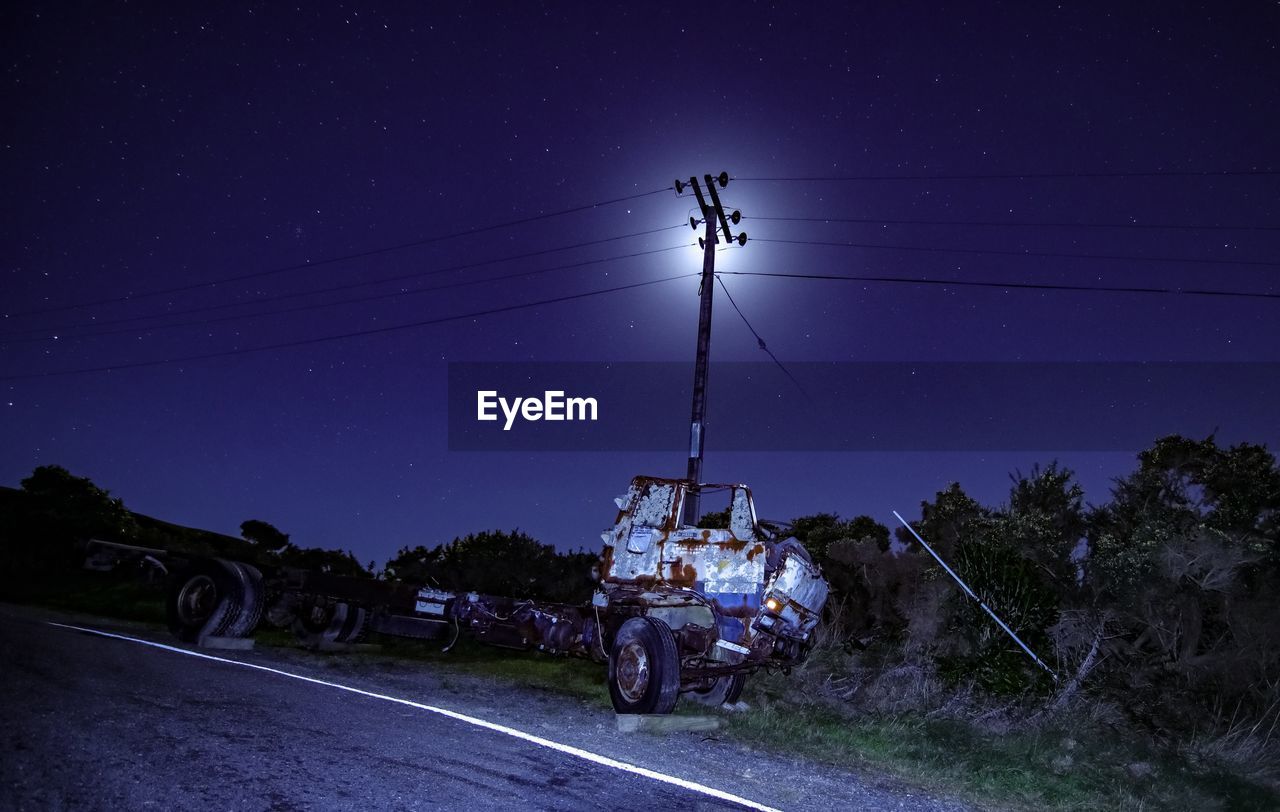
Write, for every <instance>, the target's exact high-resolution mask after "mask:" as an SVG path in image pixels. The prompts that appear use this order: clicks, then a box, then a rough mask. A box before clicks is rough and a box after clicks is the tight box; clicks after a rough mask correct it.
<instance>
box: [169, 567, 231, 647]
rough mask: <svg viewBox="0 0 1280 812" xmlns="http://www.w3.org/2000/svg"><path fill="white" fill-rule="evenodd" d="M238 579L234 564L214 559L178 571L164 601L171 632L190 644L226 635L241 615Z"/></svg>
mask: <svg viewBox="0 0 1280 812" xmlns="http://www.w3.org/2000/svg"><path fill="white" fill-rule="evenodd" d="M239 579H240V574H239V570H238V568H237V567H236V565H235V564H233V563H232V562H230V561H223V560H221V559H215V558H208V559H200V560H197V561H194V562H193V563H192V564H191V565H190V566H188V567H186V568H185V569H183V570H181V571H180V572H178V573H177V574H176V575H175V577H174V578H173V579H172V580H171V581H170V586H169V595H168V597H167V599H166V600H165V613H166V614H167V615H168V617H169V629H170V630H171V631H172V632H173V633H174V634H175V635H177V636H178V639H180V640H183V641H186V642H188V643H191V642H195V641H196V640H198V639H199V638H201V637H212V636H221V635H223V634H224V633H225V632H226V630H227V628H228V626H230V625H231V624H232V623H234V622H235V621H236V619H237V618H238V617H239V615H240V602H239V586H238V582H239Z"/></svg>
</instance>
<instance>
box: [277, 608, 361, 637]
mask: <svg viewBox="0 0 1280 812" xmlns="http://www.w3.org/2000/svg"><path fill="white" fill-rule="evenodd" d="M304 609H305V607H304ZM324 614H325V617H324V618H323V619H321V620H320V621H317V620H316V619H314V618H312V617H310V616H308V615H299V616H298V618H297V619H296V620H295V621H294V622H293V633H294V634H295V635H296V636H297V637H298V639H299V640H301V641H302V642H304V643H307V644H309V645H315V644H318V643H321V642H325V643H354V642H356V641H358V640H359V639H360V638H362V637H363V636H364V633H365V629H366V628H367V627H368V625H369V610H368V609H365V608H364V607H363V606H356V605H354V604H350V603H345V602H342V601H339V602H337V603H335V604H333V606H332V607H331V608H330V611H328V612H326V613H324Z"/></svg>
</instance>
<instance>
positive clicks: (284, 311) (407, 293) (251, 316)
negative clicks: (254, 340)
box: [0, 243, 694, 344]
mask: <svg viewBox="0 0 1280 812" xmlns="http://www.w3.org/2000/svg"><path fill="white" fill-rule="evenodd" d="M692 245H694V243H681V244H680V245H673V246H670V247H668V248H656V249H653V250H651V251H636V252H634V253H631V254H619V255H618V256H614V257H602V258H600V259H592V260H587V261H585V262H575V263H573V264H570V265H556V266H552V267H550V268H539V269H537V270H533V271H520V272H519V273H513V274H504V275H502V276H488V277H485V278H483V279H463V280H461V281H458V282H449V283H447V284H444V285H433V286H431V287H429V288H416V289H414V290H397V291H393V292H391V293H380V294H377V295H374V296H361V297H357V298H354V299H351V298H347V299H338V300H335V301H332V302H318V303H315V304H309V305H300V306H298V307H288V308H283V309H278V310H264V311H262V312H259V313H237V314H235V315H232V316H220V317H217V318H211V319H198V320H195V321H185V322H174V323H173V324H158V325H147V326H143V327H123V328H120V329H117V330H104V331H101V332H94V333H82V334H80V335H75V336H71V338H72V339H82V338H100V337H103V336H111V335H123V334H133V333H142V332H146V333H152V332H157V331H160V330H170V329H177V328H182V327H198V326H201V325H205V324H220V323H223V322H229V321H238V320H241V319H256V318H261V317H264V316H283V315H288V314H290V313H302V312H305V311H308V310H321V309H323V308H326V307H341V306H343V305H350V304H361V303H363V302H374V301H380V300H383V299H394V298H398V297H401V296H413V295H415V294H419V293H432V292H435V291H440V290H449V289H452V288H461V287H467V286H469V285H481V284H484V283H486V282H502V281H506V280H509V279H519V278H522V277H526V276H536V275H538V274H544V273H550V272H552V271H563V270H569V269H572V268H582V267H586V266H589V265H600V264H602V263H605V262H614V261H617V260H623V259H632V258H634V257H643V256H648V255H650V254H661V253H665V252H667V251H675V250H678V249H681V248H688V247H690V246H692ZM55 340H57V337H50V336H38V337H34V338H17V339H12V340H9V341H5V340H4V339H3V337H0V344H29V343H32V342H45V341H55Z"/></svg>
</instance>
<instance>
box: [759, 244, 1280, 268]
mask: <svg viewBox="0 0 1280 812" xmlns="http://www.w3.org/2000/svg"><path fill="white" fill-rule="evenodd" d="M753 242H771V243H781V244H785V245H819V246H829V247H835V248H869V249H878V250H882V251H923V252H926V253H932V254H986V255H992V256H1005V257H1038V258H1041V257H1047V258H1052V259H1105V260H1116V261H1120V262H1177V263H1186V264H1193V265H1248V266H1253V267H1265V268H1275V267H1280V262H1267V261H1264V260H1254V259H1193V258H1190V257H1136V256H1123V255H1119V254H1073V253H1065V252H1059V251H1003V250H999V249H995V248H937V247H928V246H921V245H881V244H875V243H854V242H824V241H821V240H776V239H765V238H762V237H755V238H753Z"/></svg>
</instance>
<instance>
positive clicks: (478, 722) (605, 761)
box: [45, 620, 781, 812]
mask: <svg viewBox="0 0 1280 812" xmlns="http://www.w3.org/2000/svg"><path fill="white" fill-rule="evenodd" d="M45 622H46V623H48V624H49V625H50V626H57V627H59V628H62V629H72V630H73V631H78V632H86V633H88V634H96V635H99V636H101V637H110V638H113V639H115V640H125V641H127V642H130V643H138V644H139V645H143V646H151V647H152V648H158V649H161V650H163V651H172V652H174V653H175V654H185V655H187V656H188V657H199V658H200V659H202V660H213V661H214V662H218V663H228V664H230V665H238V666H242V667H244V668H252V669H254V670H256V671H265V672H267V673H268V674H278V675H280V676H282V677H290V678H291V679H297V680H302V681H303V682H310V683H313V684H315V685H323V686H325V687H327V688H337V689H338V690H340V691H350V692H351V693H353V694H360V695H361V696H367V697H371V698H373V699H383V700H386V701H387V702H395V703H398V704H400V705H408V706H409V707H411V708H417V709H419V710H424V711H428V712H430V713H438V714H440V715H441V716H447V717H449V718H450V719H457V720H458V721H459V722H466V723H467V724H469V725H475V726H476V727H482V728H484V729H486V730H492V731H494V732H496V733H505V734H506V735H508V736H511V737H513V738H516V739H521V740H522V741H527V742H529V743H530V744H536V745H538V746H539V747H546V748H548V749H550V750H556V751H558V752H561V753H564V754H566V755H570V756H574V757H576V758H580V759H583V760H584V761H590V762H592V763H594V764H600V765H602V766H605V767H612V768H614V769H615V770H621V771H622V772H626V773H632V774H634V775H642V776H644V777H645V778H651V779H653V780H654V781H661V782H662V783H664V784H672V785H674V786H677V787H681V788H683V789H687V790H690V791H692V792H699V793H701V794H703V795H709V796H711V797H712V798H719V799H720V800H722V801H729V802H730V803H735V804H739V805H741V806H745V807H747V808H748V809H756V810H759V812H781V810H779V809H776V808H774V807H772V806H765V805H764V804H761V803H757V802H756V801H752V800H749V799H747V798H743V797H741V796H739V795H734V794H732V793H729V792H725V791H724V790H720V789H716V788H715V787H709V786H707V785H706V784H699V783H697V782H696V781H686V780H685V779H683V778H677V777H676V776H674V775H667V774H666V773H660V772H657V771H656V770H650V769H648V768H646V767H638V766H636V765H635V764H628V763H627V762H625V761H618V760H617V759H614V758H609V757H608V756H602V755H600V754H598V753H592V752H590V751H589V750H583V749H581V748H578V747H573V746H572V745H568V744H561V743H560V742H555V741H552V740H550V739H544V738H542V737H541V736H535V735H533V734H532V733H525V732H524V731H523V730H516V729H515V728H513V727H507V726H505V725H499V724H496V723H494V722H488V721H485V720H484V719H479V718H477V717H475V716H468V715H466V714H465V713H458V712H457V711H451V710H447V709H445V708H437V707H435V706H434V705H424V704H422V703H421V702H414V701H413V700H410V699H401V698H400V697H396V696H387V695H386V694H379V693H374V692H373V691H366V690H364V689H362V688H353V687H352V686H350V685H342V684H341V683H337V682H328V681H327V680H322V679H316V678H315V677H308V676H304V675H302V674H294V673H291V672H289V671H281V670H280V669H279V668H271V667H269V666H265V665H257V664H256V663H246V662H241V661H240V660H231V659H228V658H226V657H215V656H214V655H212V654H202V653H201V652H198V651H190V650H188V649H185V648H178V647H177V646H168V645H165V644H164V643H155V642H152V641H151V640H141V639H139V638H137V637H127V636H126V635H123V634H114V633H112V632H104V631H101V630H100V629H90V628H87V627H85V626H71V625H69V624H66V623H54V622H53V621H51V620H49V621H45Z"/></svg>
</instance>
